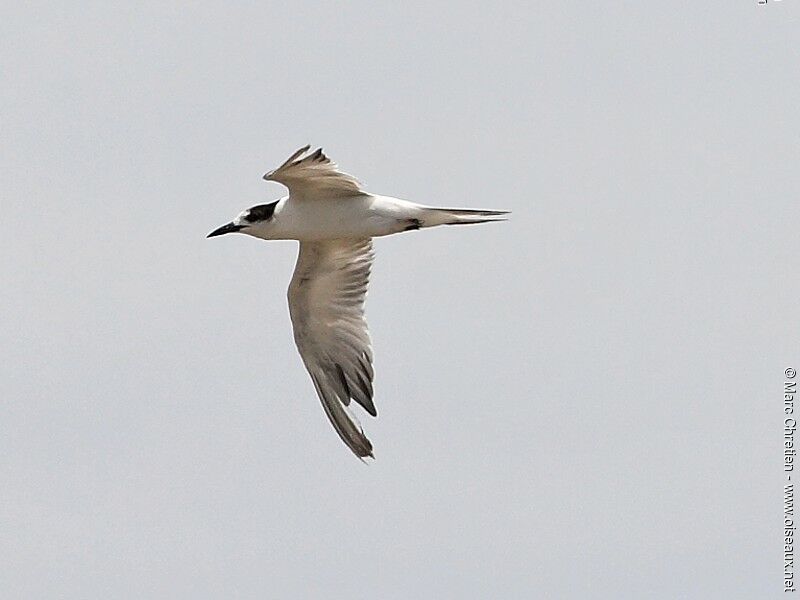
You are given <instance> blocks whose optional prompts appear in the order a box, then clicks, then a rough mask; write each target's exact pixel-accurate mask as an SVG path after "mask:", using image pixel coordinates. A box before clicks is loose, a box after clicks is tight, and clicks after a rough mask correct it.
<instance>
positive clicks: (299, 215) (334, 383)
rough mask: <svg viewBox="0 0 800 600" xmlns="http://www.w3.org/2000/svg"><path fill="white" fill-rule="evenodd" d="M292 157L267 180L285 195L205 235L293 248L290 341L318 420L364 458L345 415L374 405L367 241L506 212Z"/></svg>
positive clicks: (366, 452) (360, 438) (365, 447)
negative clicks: (324, 418)
mask: <svg viewBox="0 0 800 600" xmlns="http://www.w3.org/2000/svg"><path fill="white" fill-rule="evenodd" d="M308 149H309V147H308V146H306V147H305V148H301V149H300V150H298V151H297V152H295V153H294V154H293V155H292V156H291V157H290V158H289V159H288V160H287V161H286V162H285V163H284V164H283V165H281V166H280V167H278V168H277V169H275V170H274V171H271V172H269V173H267V174H266V175H265V176H264V179H267V180H271V181H278V182H280V183H283V184H284V185H286V186H287V187H288V188H289V196H287V197H285V198H281V199H280V200H278V201H276V202H272V203H269V204H262V205H259V206H254V207H252V208H250V209H248V210H246V211H244V212H242V213H241V214H240V215H239V216H238V217H237V218H236V219H234V221H232V222H231V223H228V224H226V225H223V226H222V227H220V228H218V229H217V230H215V231H213V232H211V233H210V234H209V237H213V236H217V235H222V234H225V233H232V232H237V231H238V232H241V233H247V234H248V235H251V236H254V237H257V238H261V239H265V240H298V241H300V252H299V255H298V258H297V265H296V267H295V272H294V276H293V277H292V281H291V283H290V285H289V313H290V315H291V319H292V325H293V328H294V338H295V343H296V344H297V348H298V350H299V351H300V355H301V356H302V358H303V363H304V364H305V366H306V368H307V369H308V372H309V374H310V375H311V379H312V381H313V383H314V387H315V389H316V391H317V395H318V396H319V398H320V400H321V402H322V406H323V408H324V409H325V413H326V414H327V415H328V418H329V419H330V421H331V423H332V424H333V426H334V428H335V429H336V431H337V433H338V434H339V436H340V437H341V438H342V440H343V441H344V442H345V444H347V446H348V447H349V448H350V449H351V450H352V451H353V452H354V453H355V454H356V456H358V457H359V458H363V457H366V456H372V455H373V454H372V444H371V443H370V442H369V440H368V439H367V438H366V436H365V435H364V432H363V430H362V429H361V426H360V425H359V423H358V420H357V419H356V418H355V416H354V415H353V414H352V412H351V411H350V410H348V406H349V405H350V401H351V400H355V401H356V402H357V403H358V404H360V405H361V406H362V407H363V408H364V409H365V410H366V411H367V412H368V413H369V414H371V415H372V416H377V412H376V410H375V405H374V404H373V388H372V382H373V377H374V372H373V369H372V344H371V341H370V337H369V332H368V329H367V323H366V320H365V319H364V299H365V297H366V293H367V284H368V282H369V272H370V268H371V266H372V260H373V252H372V238H374V237H381V236H385V235H391V234H393V233H400V232H403V231H409V230H414V229H421V228H425V227H434V226H437V225H461V224H473V223H484V222H487V221H496V220H502V219H500V218H499V217H501V216H502V215H503V214H505V213H506V211H496V210H472V209H446V208H433V207H429V206H423V205H421V204H415V203H413V202H408V201H406V200H400V199H398V198H392V197H389V196H379V195H373V194H369V193H367V192H365V191H364V190H363V189H361V186H360V184H359V183H358V181H356V180H355V179H354V178H353V177H352V176H350V175H348V174H346V173H343V172H341V171H339V170H338V168H337V167H336V165H335V164H334V163H332V162H331V161H330V160H329V159H328V158H327V157H326V156H325V155H324V154H323V153H322V150H321V149H320V150H317V151H316V152H313V153H311V154H309V155H307V156H303V155H304V154H305V153H306V152H307V151H308Z"/></svg>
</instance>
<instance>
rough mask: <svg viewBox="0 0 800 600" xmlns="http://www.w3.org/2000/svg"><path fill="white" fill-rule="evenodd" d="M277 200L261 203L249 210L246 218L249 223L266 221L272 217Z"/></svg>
mask: <svg viewBox="0 0 800 600" xmlns="http://www.w3.org/2000/svg"><path fill="white" fill-rule="evenodd" d="M277 204H278V203H277V202H270V203H269V204H259V205H258V206H254V207H253V208H251V209H250V210H248V211H247V214H246V215H245V217H244V220H245V221H247V222H248V223H258V222H259V221H266V220H267V219H270V218H272V213H274V212H275V206H276V205H277Z"/></svg>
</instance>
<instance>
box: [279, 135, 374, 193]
mask: <svg viewBox="0 0 800 600" xmlns="http://www.w3.org/2000/svg"><path fill="white" fill-rule="evenodd" d="M309 148H311V146H304V147H303V148H300V149H299V150H298V151H297V152H295V153H294V154H292V155H291V156H290V157H289V158H288V160H287V161H286V162H285V163H283V164H282V165H281V166H280V167H278V168H277V169H275V170H274V171H270V172H269V173H267V174H266V175H264V179H266V180H267V181H277V182H278V183H282V184H283V185H285V186H286V187H287V188H289V195H290V197H291V198H292V199H294V200H304V199H328V198H337V197H342V196H357V195H360V194H364V193H365V192H364V191H363V190H362V189H361V184H359V182H358V180H357V179H356V178H355V177H353V176H352V175H348V174H347V173H344V172H342V171H340V170H339V167H338V166H337V165H336V163H335V162H333V161H331V159H330V158H328V157H327V156H325V153H324V152H323V151H322V148H318V149H317V150H315V151H314V152H312V153H311V154H308V155H306V156H303V155H304V154H306V152H308V150H309Z"/></svg>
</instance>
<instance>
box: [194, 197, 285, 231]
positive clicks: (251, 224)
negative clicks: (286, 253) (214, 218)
mask: <svg viewBox="0 0 800 600" xmlns="http://www.w3.org/2000/svg"><path fill="white" fill-rule="evenodd" d="M278 202H279V201H276V202H270V203H269V204H259V205H258V206H254V207H252V208H248V209H247V210H244V211H242V212H241V213H239V215H238V216H237V217H236V218H235V219H234V220H233V221H231V222H230V223H226V224H225V225H223V226H222V227H218V228H217V229H215V230H214V231H212V232H211V233H209V234H208V235H207V236H206V237H216V236H218V235H224V234H226V233H236V232H238V233H246V234H248V235H252V236H254V237H260V238H264V239H269V229H270V225H271V224H272V220H273V217H274V213H275V207H276V206H277V205H278Z"/></svg>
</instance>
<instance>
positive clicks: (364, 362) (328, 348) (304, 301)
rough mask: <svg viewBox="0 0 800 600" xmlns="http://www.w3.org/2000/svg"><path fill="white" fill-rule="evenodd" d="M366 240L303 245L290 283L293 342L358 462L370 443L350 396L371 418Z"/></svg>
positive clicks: (369, 255)
mask: <svg viewBox="0 0 800 600" xmlns="http://www.w3.org/2000/svg"><path fill="white" fill-rule="evenodd" d="M372 259H373V254H372V241H371V240H370V239H356V240H329V241H324V242H301V243H300V254H299V255H298V257H297V265H296V266H295V269H294V275H293V277H292V282H291V284H290V285H289V314H290V315H291V317H292V325H293V327H294V341H295V343H296V344H297V349H298V350H299V351H300V356H302V358H303V363H305V365H306V369H308V372H309V374H310V375H311V379H312V381H313V382H314V387H315V388H316V390H317V395H318V396H319V399H320V401H321V402H322V407H323V408H324V409H325V413H326V414H327V415H328V418H329V419H330V421H331V423H332V424H333V427H334V428H335V429H336V432H337V433H338V434H339V437H341V438H342V441H344V443H345V444H347V446H348V447H349V448H350V449H351V450H352V451H353V452H354V453H355V455H356V456H358V457H359V458H363V457H366V456H372V444H371V443H370V441H369V440H368V439H367V437H366V436H365V435H364V431H363V430H362V429H361V425H360V424H359V422H358V420H357V419H356V418H355V416H354V415H353V414H352V412H350V410H349V409H348V406H349V405H350V399H351V398H352V399H353V400H355V401H356V402H358V403H359V404H360V405H361V406H363V407H364V408H365V409H366V411H367V412H368V413H369V414H371V415H372V416H373V417H374V416H377V412H376V411H375V405H374V404H373V402H372V395H373V392H372V380H373V376H374V373H373V370H372V344H371V342H370V338H369V331H368V330H367V322H366V320H365V319H364V298H365V296H366V294H367V284H368V283H369V272H370V267H371V266H372Z"/></svg>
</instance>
